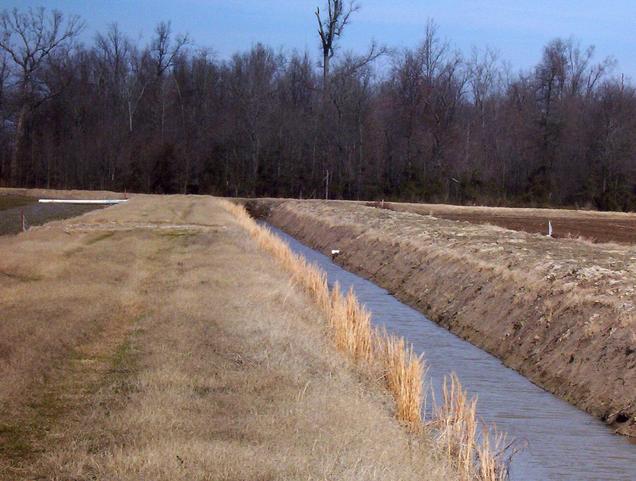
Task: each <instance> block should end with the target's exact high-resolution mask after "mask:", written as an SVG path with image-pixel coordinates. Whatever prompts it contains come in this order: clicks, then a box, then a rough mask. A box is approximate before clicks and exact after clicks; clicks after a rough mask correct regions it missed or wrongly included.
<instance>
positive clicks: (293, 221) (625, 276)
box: [248, 200, 636, 436]
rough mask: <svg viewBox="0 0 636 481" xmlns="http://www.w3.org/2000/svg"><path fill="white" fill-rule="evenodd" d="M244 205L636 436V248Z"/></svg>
mask: <svg viewBox="0 0 636 481" xmlns="http://www.w3.org/2000/svg"><path fill="white" fill-rule="evenodd" d="M248 206H249V207H251V208H252V210H253V211H254V212H258V213H260V214H261V215H265V216H266V217H267V220H269V221H270V222H272V223H273V224H274V225H276V226H277V227H280V228H282V229H283V230H285V231H287V232H289V233H290V234H291V235H293V236H295V237H296V238H298V239H299V240H301V241H303V242H305V243H307V244H308V245H310V246H312V247H314V248H317V249H320V250H322V251H323V252H328V251H329V250H330V249H333V248H338V249H340V250H341V254H340V255H339V257H338V258H337V259H338V262H339V263H341V264H343V265H344V266H345V267H346V268H347V269H349V270H351V271H353V272H356V273H358V274H361V275H363V276H364V277H367V278H368V279H371V280H372V281H374V282H376V283H377V284H378V285H380V286H382V287H384V288H386V289H388V290H389V291H391V292H392V293H394V294H395V295H396V296H397V297H399V298H401V299H402V300H404V301H405V302H407V303H409V304H411V305H412V306H414V307H416V308H418V309H419V310H421V311H422V312H423V313H424V314H426V315H427V316H428V317H429V318H431V319H432V320H434V321H436V322H438V323H439V324H441V325H443V326H445V327H447V328H449V329H450V330H452V331H453V332H455V333H456V334H458V335H460V336H461V337H463V338H465V339H467V340H469V341H470V342H472V343H473V344H475V345H478V346H480V347H482V348H484V349H486V350H487V351H489V352H491V353H492V354H494V355H496V356H497V357H499V358H500V359H502V360H503V362H504V363H505V364H507V365H508V366H510V367H512V368H514V369H516V370H518V371H519V372H521V373H522V374H524V375H525V376H526V377H528V378H530V379H531V380H532V381H534V382H535V383H537V384H538V385H540V386H543V387H544V388H546V389H548V390H549V391H551V392H553V393H554V394H556V395H558V396H560V397H562V398H563V399H565V400H567V401H569V402H571V403H573V404H575V405H577V406H579V407H580V408H582V409H585V410H586V411H588V412H589V413H591V414H593V415H595V416H597V417H599V418H601V419H603V420H605V421H606V422H607V423H609V424H611V425H612V426H614V427H615V428H616V430H617V432H620V433H622V434H627V435H632V436H633V435H636V323H635V313H636V294H635V292H634V289H635V286H636V247H632V246H630V245H618V244H593V243H590V242H587V241H582V240H577V239H560V240H558V239H550V238H547V237H546V236H544V235H537V234H530V233H527V232H519V231H513V230H508V229H503V228H500V227H497V226H490V225H477V224H473V223H467V222H456V221H452V220H446V219H440V218H435V217H431V216H428V215H426V216H423V215H420V214H414V213H410V212H398V211H395V210H387V209H377V208H372V207H366V206H364V205H361V204H359V203H352V202H335V201H334V202H324V201H276V202H271V201H267V200H265V201H252V202H250V203H248ZM537 215H538V214H537ZM611 216H616V217H619V218H620V217H622V216H624V214H623V215H621V214H611Z"/></svg>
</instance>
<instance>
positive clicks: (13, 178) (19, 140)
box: [9, 104, 29, 187]
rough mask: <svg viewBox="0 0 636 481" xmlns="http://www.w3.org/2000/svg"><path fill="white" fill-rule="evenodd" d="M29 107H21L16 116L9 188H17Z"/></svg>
mask: <svg viewBox="0 0 636 481" xmlns="http://www.w3.org/2000/svg"><path fill="white" fill-rule="evenodd" d="M28 115H29V107H28V105H26V104H25V105H23V106H22V108H21V109H20V113H19V114H18V123H17V126H16V132H15V145H14V146H13V155H12V156H11V162H10V164H9V179H10V183H11V186H13V187H19V186H20V185H19V184H20V177H21V174H22V172H21V164H22V160H23V159H22V157H23V150H24V148H23V147H24V143H25V141H26V138H27V128H28V127H27V124H28Z"/></svg>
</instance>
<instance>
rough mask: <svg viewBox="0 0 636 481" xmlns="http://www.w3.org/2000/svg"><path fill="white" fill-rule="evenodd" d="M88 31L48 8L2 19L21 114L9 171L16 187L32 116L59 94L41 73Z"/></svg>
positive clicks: (0, 45) (2, 45) (2, 42)
mask: <svg viewBox="0 0 636 481" xmlns="http://www.w3.org/2000/svg"><path fill="white" fill-rule="evenodd" d="M83 27H84V24H83V22H82V21H80V19H79V17H77V16H72V17H69V18H68V20H66V21H64V16H63V15H62V13H60V12H58V11H57V10H53V11H52V12H51V13H50V14H47V13H46V10H45V9H44V8H39V9H36V10H32V9H29V10H28V11H27V12H24V13H23V12H20V11H18V9H13V10H12V11H11V12H9V11H7V10H5V11H3V12H2V14H1V15H0V49H2V50H3V51H5V52H7V54H8V55H9V57H10V58H11V60H12V61H13V65H12V67H13V75H14V76H15V80H16V83H17V88H18V92H19V93H18V103H19V105H20V107H19V113H18V119H17V122H16V135H15V139H14V151H13V156H12V158H11V164H10V168H9V177H10V181H11V183H12V184H14V185H15V184H17V183H19V182H20V179H19V175H20V171H19V169H20V161H21V148H22V146H23V144H24V142H25V140H26V137H27V136H28V126H27V123H28V116H29V115H30V114H31V112H32V111H33V110H35V109H36V108H37V107H38V106H39V105H41V104H42V103H43V102H45V101H47V100H48V99H50V98H51V97H52V96H54V95H56V94H57V93H59V92H51V91H48V90H47V88H46V84H45V83H44V82H42V81H41V79H40V77H39V73H40V71H41V69H42V67H43V65H44V63H45V62H46V61H47V59H48V58H49V57H50V56H52V55H54V54H56V52H58V51H59V50H62V49H64V48H66V47H68V45H69V44H70V43H71V42H72V41H73V39H74V38H75V37H76V36H77V35H78V34H79V32H80V31H81V30H82V28H83Z"/></svg>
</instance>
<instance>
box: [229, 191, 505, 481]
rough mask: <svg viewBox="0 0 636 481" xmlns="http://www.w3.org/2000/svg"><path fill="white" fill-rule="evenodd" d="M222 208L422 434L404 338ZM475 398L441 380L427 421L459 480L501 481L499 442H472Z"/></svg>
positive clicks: (417, 372)
mask: <svg viewBox="0 0 636 481" xmlns="http://www.w3.org/2000/svg"><path fill="white" fill-rule="evenodd" d="M223 206H224V207H225V209H226V210H228V211H229V212H230V213H231V214H232V215H233V216H234V217H235V219H236V220H237V221H238V223H239V225H241V226H242V227H243V228H244V229H246V230H247V232H248V233H249V234H250V236H251V237H252V238H253V239H254V240H255V241H256V242H257V244H258V246H259V247H260V248H262V249H263V250H265V251H266V252H269V253H270V254H271V255H272V256H273V257H274V258H275V259H277V260H278V261H279V263H280V264H281V265H282V267H283V268H284V269H285V270H286V271H288V272H289V273H290V275H291V277H292V279H293V281H294V282H295V283H296V284H297V285H299V286H300V287H301V288H302V289H303V290H304V291H305V292H306V293H307V294H308V295H309V296H310V297H311V299H312V300H313V301H314V302H315V303H316V305H317V306H318V307H319V308H320V309H321V311H322V312H324V313H325V315H326V317H327V319H328V322H329V327H330V333H331V334H330V335H331V337H332V339H333V342H334V344H335V345H336V347H337V348H338V349H340V350H341V351H343V352H345V353H346V354H347V355H348V356H349V357H350V358H351V359H352V360H354V361H355V362H356V363H360V364H366V365H370V364H371V363H376V365H378V366H380V367H381V369H382V373H383V376H384V379H385V380H386V385H387V388H388V390H389V392H391V394H392V396H393V398H394V400H395V405H396V418H397V419H398V420H399V421H400V422H402V423H404V424H405V425H406V427H407V429H409V430H410V431H412V432H419V431H421V429H422V427H423V425H424V423H423V419H422V403H423V398H424V393H423V389H422V379H423V377H424V374H425V366H424V362H423V360H422V358H421V357H419V356H417V355H416V354H415V352H414V351H413V348H412V346H407V345H406V343H405V341H404V339H402V338H398V337H395V336H392V335H389V334H387V333H386V332H385V331H383V330H382V331H380V330H377V329H374V328H373V327H372V325H371V316H370V314H369V312H368V311H367V310H366V309H365V308H364V306H362V305H361V304H360V303H359V301H358V299H357V298H356V296H355V294H354V292H353V291H352V290H349V292H348V293H347V294H343V293H342V290H341V288H340V286H339V284H338V283H336V284H335V285H334V286H333V288H332V289H331V290H330V289H329V285H328V282H327V276H326V274H325V273H324V272H323V271H322V270H321V269H320V268H319V267H318V266H316V265H314V264H311V263H309V262H307V260H306V259H305V258H304V257H302V256H300V255H297V254H295V253H294V252H293V251H292V250H291V249H290V248H289V246H288V245H287V244H286V243H285V242H284V241H283V240H281V239H280V238H279V237H278V236H276V235H275V234H273V233H272V232H271V231H270V230H269V229H267V228H266V227H262V226H260V225H258V224H257V223H256V222H255V221H254V219H252V218H251V217H250V215H249V214H248V213H247V211H246V210H245V208H244V207H243V206H240V205H237V204H234V203H232V202H229V201H224V202H223ZM476 404H477V401H476V399H468V396H467V394H466V392H465V391H464V390H463V388H462V386H461V384H460V382H459V379H458V378H457V376H455V375H454V374H453V375H452V376H451V377H450V379H446V380H445V381H444V387H443V393H442V402H441V404H440V405H439V406H436V407H435V408H434V410H433V418H432V420H431V421H430V422H429V423H427V424H428V425H429V426H432V427H434V428H435V430H436V432H437V440H438V443H439V445H440V447H441V448H442V449H443V451H444V452H445V454H446V456H447V458H448V460H449V462H451V463H452V464H453V465H454V466H455V467H456V468H457V470H458V472H459V474H460V477H461V479H462V481H464V480H482V481H503V480H505V479H507V470H506V469H505V464H504V463H503V461H502V459H501V455H500V452H497V450H496V449H493V448H497V447H499V446H501V445H502V444H503V438H502V437H500V436H498V437H496V439H495V442H494V446H493V445H491V440H490V436H489V434H485V435H484V436H483V440H482V442H478V440H477V424H478V423H477V415H476Z"/></svg>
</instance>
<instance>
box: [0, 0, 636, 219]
mask: <svg viewBox="0 0 636 481" xmlns="http://www.w3.org/2000/svg"><path fill="white" fill-rule="evenodd" d="M338 6H339V8H340V10H339V11H337V10H334V9H333V7H336V8H338ZM327 7H328V8H327V9H326V10H325V9H323V10H324V11H321V10H317V11H316V12H315V16H316V18H317V20H318V26H319V27H320V34H319V35H317V36H316V45H317V49H316V51H315V52H306V53H301V52H282V51H278V50H274V49H272V48H270V47H268V46H265V45H261V44H257V45H255V46H254V47H253V48H251V49H250V50H248V51H245V52H239V53H236V54H235V55H233V56H232V57H231V58H229V59H219V58H217V57H216V56H214V55H213V54H211V53H210V51H209V50H206V49H204V48H201V47H199V46H197V45H196V44H195V43H194V42H193V41H192V40H191V39H189V38H188V37H187V36H183V35H178V34H177V33H175V32H173V31H172V30H171V26H170V24H169V23H161V24H160V25H158V26H157V28H156V30H155V32H154V34H153V36H152V39H151V40H150V41H149V42H148V44H144V45H140V44H136V43H134V42H132V41H131V40H130V39H129V38H128V37H127V36H126V34H125V33H124V32H122V31H120V30H119V29H118V27H117V25H116V24H113V25H112V26H111V27H109V28H108V29H107V31H104V32H101V33H99V34H98V35H97V36H96V37H95V38H94V41H92V42H91V43H90V44H88V45H87V44H82V43H80V42H79V40H78V33H79V32H80V31H81V30H82V28H83V24H82V22H81V20H80V19H78V18H74V17H68V16H64V15H62V14H60V13H58V12H49V11H45V10H28V11H6V12H4V13H3V15H2V18H1V19H0V28H1V30H2V31H1V32H0V34H1V35H2V37H1V38H0V115H1V116H2V117H1V123H0V179H2V180H1V183H2V184H3V185H12V186H29V187H49V188H84V189H109V190H120V191H123V190H127V191H139V192H157V193H173V192H187V193H211V194H218V195H230V196H235V195H236V196H239V195H240V196H251V195H258V196H265V195H267V196H288V197H303V198H307V197H324V196H325V195H328V196H329V197H330V198H348V199H402V200H419V201H438V202H455V203H490V204H527V205H567V206H581V207H583V206H586V207H594V208H599V209H613V210H633V209H634V208H636V172H635V167H636V90H635V88H634V86H633V85H632V84H630V83H628V82H626V81H624V80H623V77H622V76H621V75H620V74H617V73H616V72H615V69H614V65H613V62H612V61H611V60H609V59H608V60H597V59H595V58H594V49H593V48H592V47H589V48H587V47H582V46H580V45H579V44H578V43H577V42H576V41H574V40H571V39H568V40H563V39H556V40H554V41H552V42H550V43H549V44H547V45H546V46H545V47H544V50H543V56H542V59H541V61H540V63H539V64H538V65H536V67H535V68H533V69H531V70H529V71H525V72H517V71H513V70H512V68H510V67H506V63H505V62H503V60H502V59H500V58H498V56H497V54H496V53H494V52H493V51H490V50H487V49H486V50H475V51H473V52H470V53H468V54H467V53H461V52H458V51H456V50H455V49H454V48H453V47H452V44H450V43H449V42H447V41H445V40H444V39H442V38H440V36H439V34H438V32H437V29H436V26H435V24H434V23H432V22H430V23H429V24H428V25H423V26H422V41H421V43H420V45H419V46H418V47H416V48H387V47H384V46H381V45H376V44H372V45H371V46H370V47H369V50H368V51H367V52H364V53H362V54H354V53H347V52H345V51H341V50H338V49H337V43H338V39H339V37H340V36H341V35H343V32H344V34H346V31H345V30H346V25H347V23H348V22H349V21H350V19H351V17H352V15H353V14H355V5H352V4H348V5H344V4H343V2H342V1H340V2H339V1H337V0H329V1H328V2H327ZM311 14H312V12H311V11H309V12H308V15H311ZM336 15H339V16H338V17H337V18H336V19H335V20H336V21H335V22H334V21H333V20H334V19H332V18H331V17H330V16H336ZM353 16H354V15H353ZM330 28H333V29H334V30H333V31H330V30H329V29H330ZM326 41H331V45H329V44H327V43H325V42H326ZM212 47H213V46H212ZM317 59H318V60H317ZM378 59H380V60H381V61H378Z"/></svg>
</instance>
